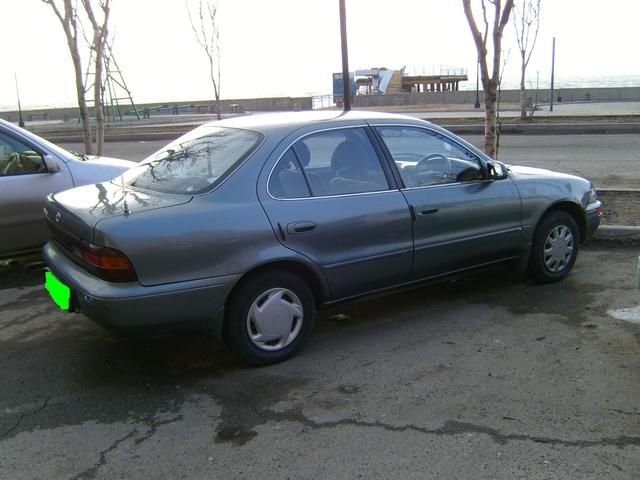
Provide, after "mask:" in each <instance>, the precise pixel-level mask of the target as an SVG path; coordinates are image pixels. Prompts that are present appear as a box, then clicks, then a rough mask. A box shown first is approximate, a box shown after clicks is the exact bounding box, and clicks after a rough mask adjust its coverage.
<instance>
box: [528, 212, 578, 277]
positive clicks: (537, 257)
mask: <svg viewBox="0 0 640 480" xmlns="http://www.w3.org/2000/svg"><path fill="white" fill-rule="evenodd" d="M579 243H580V233H579V231H578V225H577V224H576V221H575V220H574V218H573V217H572V216H571V215H570V214H569V213H567V212H563V211H555V212H551V213H549V214H547V215H545V216H544V217H543V218H542V220H541V221H540V223H539V224H538V226H537V228H536V231H535V233H534V235H533V242H532V244H531V255H530V257H529V275H531V277H533V279H534V280H535V281H536V282H538V283H553V282H559V281H560V280H562V279H563V278H564V277H566V276H567V275H568V274H569V272H570V271H571V269H572V268H573V264H574V263H575V261H576V258H577V256H578V246H579Z"/></svg>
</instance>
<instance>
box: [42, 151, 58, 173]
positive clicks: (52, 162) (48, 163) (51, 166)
mask: <svg viewBox="0 0 640 480" xmlns="http://www.w3.org/2000/svg"><path fill="white" fill-rule="evenodd" d="M44 165H45V167H47V172H49V173H55V172H59V171H60V166H59V165H58V162H56V159H55V158H53V157H52V156H51V155H45V156H44Z"/></svg>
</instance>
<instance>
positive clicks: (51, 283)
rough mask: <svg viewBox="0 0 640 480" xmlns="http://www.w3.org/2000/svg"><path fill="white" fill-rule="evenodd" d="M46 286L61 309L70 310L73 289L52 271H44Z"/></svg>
mask: <svg viewBox="0 0 640 480" xmlns="http://www.w3.org/2000/svg"><path fill="white" fill-rule="evenodd" d="M44 288H45V289H46V290H47V292H49V295H50V296H51V299H52V300H53V301H54V303H55V304H56V305H58V307H60V309H61V310H69V300H70V299H71V290H70V289H69V287H67V286H66V285H65V284H64V283H62V282H61V281H60V280H58V279H57V278H56V277H55V275H54V274H53V273H51V272H48V271H47V272H44Z"/></svg>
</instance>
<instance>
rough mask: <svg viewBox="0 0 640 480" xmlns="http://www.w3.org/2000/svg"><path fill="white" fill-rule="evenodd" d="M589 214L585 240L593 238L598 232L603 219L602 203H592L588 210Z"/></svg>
mask: <svg viewBox="0 0 640 480" xmlns="http://www.w3.org/2000/svg"><path fill="white" fill-rule="evenodd" d="M586 214H587V232H586V234H587V235H586V238H585V240H588V239H589V238H591V237H593V235H595V233H596V230H598V227H599V226H600V220H601V219H602V203H601V202H600V201H595V202H593V203H590V204H589V205H588V206H587V208H586Z"/></svg>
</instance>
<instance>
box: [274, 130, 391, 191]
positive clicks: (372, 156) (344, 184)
mask: <svg viewBox="0 0 640 480" xmlns="http://www.w3.org/2000/svg"><path fill="white" fill-rule="evenodd" d="M292 159H295V161H296V165H297V167H296V169H300V170H301V172H300V173H302V174H303V175H299V174H298V173H297V170H296V169H292V168H291V166H290V165H292ZM277 172H285V176H286V177H288V178H290V182H289V183H290V184H291V185H292V188H298V187H293V182H296V185H298V183H299V181H300V179H303V180H304V181H305V182H306V187H307V188H306V189H304V191H305V192H310V193H311V195H312V196H315V197H317V196H328V195H329V196H330V195H346V194H353V193H365V192H378V191H383V190H388V189H389V183H388V181H387V177H386V175H385V173H384V170H383V168H382V165H381V163H380V159H379V158H378V155H377V154H376V151H375V149H374V148H373V145H372V144H371V141H370V140H369V137H368V135H367V132H366V131H365V130H364V129H363V128H347V129H340V130H330V131H326V132H320V133H316V134H314V135H309V136H307V137H305V138H303V139H301V140H299V141H298V142H296V143H295V144H294V145H293V146H292V147H291V148H290V149H289V150H288V151H287V153H286V154H285V155H284V156H283V157H282V158H281V159H280V161H279V162H278V165H276V168H275V169H274V172H273V173H272V175H271V182H270V185H269V191H270V192H271V194H272V195H274V196H275V197H277V198H278V197H279V198H293V197H292V196H289V195H285V196H283V195H278V192H277V186H275V188H274V186H272V185H271V183H272V182H276V180H275V179H274V175H276V173H277ZM292 172H293V173H294V174H295V178H294V176H293V174H292ZM289 191H292V190H289ZM298 196H300V197H302V196H307V195H298Z"/></svg>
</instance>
